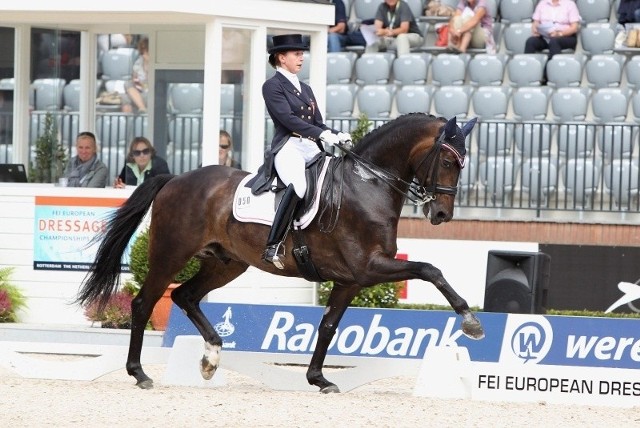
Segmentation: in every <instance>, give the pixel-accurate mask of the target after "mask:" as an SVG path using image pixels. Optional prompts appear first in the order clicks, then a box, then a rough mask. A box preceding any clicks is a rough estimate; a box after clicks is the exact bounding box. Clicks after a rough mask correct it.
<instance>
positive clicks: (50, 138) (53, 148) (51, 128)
mask: <svg viewBox="0 0 640 428" xmlns="http://www.w3.org/2000/svg"><path fill="white" fill-rule="evenodd" d="M66 161H67V155H66V151H65V148H64V146H63V145H62V144H61V143H60V142H59V141H58V127H57V126H56V122H55V119H54V117H53V115H52V114H51V113H47V114H46V115H45V118H44V131H43V133H42V135H40V136H39V137H38V139H37V140H36V159H35V163H34V164H31V168H30V171H29V172H30V180H29V181H31V182H35V183H56V182H57V181H58V179H59V178H60V177H62V176H63V174H64V168H65V165H66Z"/></svg>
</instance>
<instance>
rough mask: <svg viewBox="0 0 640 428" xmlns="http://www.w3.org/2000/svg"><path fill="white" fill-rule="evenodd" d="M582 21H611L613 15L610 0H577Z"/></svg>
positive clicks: (586, 22) (587, 22)
mask: <svg viewBox="0 0 640 428" xmlns="http://www.w3.org/2000/svg"><path fill="white" fill-rule="evenodd" d="M576 6H578V12H580V17H581V18H582V22H583V23H585V24H590V23H592V22H609V17H610V16H611V2H610V0H576Z"/></svg>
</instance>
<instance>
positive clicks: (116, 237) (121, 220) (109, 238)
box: [76, 174, 175, 311]
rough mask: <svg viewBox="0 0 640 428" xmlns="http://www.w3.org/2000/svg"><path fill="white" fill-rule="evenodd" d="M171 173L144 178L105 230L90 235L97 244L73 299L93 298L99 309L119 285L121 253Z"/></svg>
mask: <svg viewBox="0 0 640 428" xmlns="http://www.w3.org/2000/svg"><path fill="white" fill-rule="evenodd" d="M174 177H175V175H171V174H163V175H158V176H156V177H153V178H151V179H149V180H145V181H144V183H142V184H141V185H140V186H138V187H137V188H136V190H135V191H134V192H133V193H132V194H131V196H130V197H129V199H127V201H126V202H125V203H124V205H122V206H121V207H120V208H118V210H117V211H116V212H115V214H114V215H113V216H112V217H111V218H110V219H109V221H108V222H107V226H106V229H105V232H103V233H102V234H100V235H98V236H97V237H96V238H97V239H95V238H94V240H95V241H97V240H100V239H101V242H100V246H99V247H98V251H97V252H96V258H95V260H94V262H93V264H92V265H91V269H90V270H89V273H88V274H87V276H86V278H85V280H84V284H83V286H82V288H81V289H80V292H79V294H78V298H77V299H76V303H79V304H80V305H82V306H86V305H90V304H92V303H94V302H97V303H98V308H99V311H102V310H103V309H104V308H105V306H106V304H107V302H108V301H109V298H110V297H111V296H112V295H113V294H114V293H115V292H116V291H117V290H118V287H119V285H120V274H121V272H122V265H121V262H122V255H123V254H124V251H125V250H126V248H127V245H128V244H129V241H130V240H131V236H132V235H133V234H134V233H135V231H136V229H137V228H138V226H139V225H140V223H141V222H142V220H143V219H144V216H145V215H146V214H147V212H148V211H149V208H150V207H151V204H152V202H153V200H154V199H155V197H156V196H157V195H158V192H160V190H161V189H162V188H163V187H164V186H165V184H167V183H168V182H169V181H170V180H171V179H173V178H174Z"/></svg>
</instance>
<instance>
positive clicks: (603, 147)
mask: <svg viewBox="0 0 640 428" xmlns="http://www.w3.org/2000/svg"><path fill="white" fill-rule="evenodd" d="M630 98H631V90H630V89H627V88H602V89H599V90H598V91H596V93H595V94H593V97H592V98H591V109H592V111H593V117H594V121H595V122H597V123H602V124H605V125H604V126H602V127H598V128H597V129H596V142H597V145H598V148H599V149H600V152H601V153H603V154H604V156H605V159H607V160H610V159H614V158H628V157H630V156H631V153H632V152H633V149H634V146H635V135H636V134H637V130H634V129H633V128H632V127H630V126H625V125H623V124H622V122H624V121H625V120H626V118H627V110H628V106H629V99H630Z"/></svg>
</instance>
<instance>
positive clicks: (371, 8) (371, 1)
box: [353, 0, 382, 21]
mask: <svg viewBox="0 0 640 428" xmlns="http://www.w3.org/2000/svg"><path fill="white" fill-rule="evenodd" d="M380 3H382V0H353V12H354V13H355V15H356V19H357V20H358V21H364V20H365V19H373V18H375V16H376V11H377V10H378V5H379V4H380Z"/></svg>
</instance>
